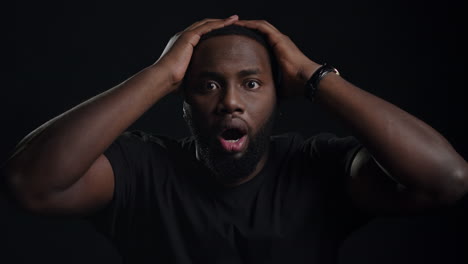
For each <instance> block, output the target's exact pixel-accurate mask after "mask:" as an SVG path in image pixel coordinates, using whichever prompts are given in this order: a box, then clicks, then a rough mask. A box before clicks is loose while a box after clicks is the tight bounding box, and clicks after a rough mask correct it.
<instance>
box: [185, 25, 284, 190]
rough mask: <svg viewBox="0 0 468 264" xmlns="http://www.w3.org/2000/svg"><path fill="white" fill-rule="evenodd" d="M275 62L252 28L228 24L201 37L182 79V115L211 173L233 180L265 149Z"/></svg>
mask: <svg viewBox="0 0 468 264" xmlns="http://www.w3.org/2000/svg"><path fill="white" fill-rule="evenodd" d="M276 72H277V71H276V62H275V60H274V57H273V56H272V53H271V51H270V48H269V47H268V44H267V42H266V40H265V39H264V38H263V36H262V35H261V34H260V33H257V32H256V31H253V30H250V29H247V28H243V27H239V26H229V27H225V28H221V29H218V30H215V31H212V32H210V33H208V34H206V35H204V36H202V38H201V40H200V42H199V43H198V45H197V46H196V47H195V50H194V53H193V56H192V60H191V62H190V66H189V68H188V70H187V73H186V75H185V80H184V84H183V86H184V97H185V102H184V117H185V119H186V121H187V123H188V125H189V127H190V129H191V131H192V133H193V134H194V136H195V140H196V145H197V155H198V157H199V159H200V160H202V161H203V162H204V163H205V164H206V165H207V166H208V168H210V169H211V170H212V171H213V173H214V174H215V176H216V177H218V178H219V179H220V180H221V181H223V182H226V183H235V182H239V181H241V180H242V179H244V178H246V177H248V176H250V175H252V174H253V173H256V172H258V170H259V168H260V167H261V165H263V164H264V162H265V161H266V158H267V154H268V145H269V136H270V134H271V130H272V126H273V120H274V113H275V109H276V99H277V98H276V82H275V77H276Z"/></svg>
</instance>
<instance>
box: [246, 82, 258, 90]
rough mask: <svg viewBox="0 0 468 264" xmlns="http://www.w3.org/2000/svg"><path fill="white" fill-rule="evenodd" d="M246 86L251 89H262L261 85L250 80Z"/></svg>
mask: <svg viewBox="0 0 468 264" xmlns="http://www.w3.org/2000/svg"><path fill="white" fill-rule="evenodd" d="M245 86H246V87H247V88H249V89H257V88H258V87H260V83H259V82H258V81H255V80H249V81H247V82H246V83H245Z"/></svg>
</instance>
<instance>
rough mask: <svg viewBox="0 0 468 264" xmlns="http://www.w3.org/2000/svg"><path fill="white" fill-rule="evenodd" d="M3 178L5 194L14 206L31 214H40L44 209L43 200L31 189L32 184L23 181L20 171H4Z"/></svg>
mask: <svg viewBox="0 0 468 264" xmlns="http://www.w3.org/2000/svg"><path fill="white" fill-rule="evenodd" d="M3 176H4V185H5V193H6V195H7V197H8V200H9V201H10V202H11V203H12V204H13V205H14V206H18V207H20V208H21V209H24V210H26V211H29V212H33V213H41V212H42V211H43V210H44V209H45V206H44V205H45V202H44V201H45V199H42V198H41V195H38V194H37V192H36V191H34V189H33V188H32V187H31V186H32V185H33V184H31V183H30V182H28V181H27V180H26V179H25V177H24V174H23V173H22V172H21V171H18V170H12V169H5V170H4V172H3ZM42 197H43V195H42Z"/></svg>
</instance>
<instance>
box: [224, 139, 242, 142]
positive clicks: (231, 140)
mask: <svg viewBox="0 0 468 264" xmlns="http://www.w3.org/2000/svg"><path fill="white" fill-rule="evenodd" d="M239 139H240V138H238V139H228V140H226V141H227V142H231V143H233V142H237V141H239Z"/></svg>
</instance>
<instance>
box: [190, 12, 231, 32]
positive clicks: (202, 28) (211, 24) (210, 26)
mask: <svg viewBox="0 0 468 264" xmlns="http://www.w3.org/2000/svg"><path fill="white" fill-rule="evenodd" d="M238 19H239V17H238V16H237V15H234V16H231V17H229V18H226V19H222V20H216V21H207V22H206V23H204V24H201V25H199V26H198V27H196V28H193V29H192V30H191V31H193V32H194V33H196V34H198V35H200V36H201V35H203V34H206V33H208V32H210V31H212V30H215V29H218V28H222V27H225V26H228V25H231V24H234V22H236V21H237V20H238Z"/></svg>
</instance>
